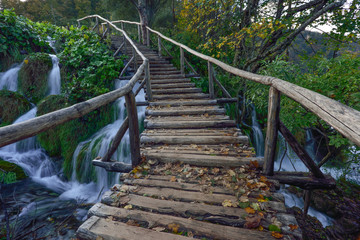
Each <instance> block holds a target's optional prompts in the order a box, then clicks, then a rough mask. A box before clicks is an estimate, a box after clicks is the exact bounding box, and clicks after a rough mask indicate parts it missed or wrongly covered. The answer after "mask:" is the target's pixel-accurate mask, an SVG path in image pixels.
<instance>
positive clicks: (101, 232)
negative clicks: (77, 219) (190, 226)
mask: <svg viewBox="0 0 360 240" xmlns="http://www.w3.org/2000/svg"><path fill="white" fill-rule="evenodd" d="M76 235H77V236H78V237H79V238H81V239H92V240H97V239H112V240H137V239H141V240H153V239H159V240H163V239H167V240H181V239H189V238H188V237H184V236H180V235H176V234H171V233H165V232H157V231H154V230H151V229H147V228H142V227H136V226H131V225H129V224H126V223H122V222H118V221H110V220H108V219H104V218H99V217H97V216H92V217H91V218H90V219H88V220H86V222H84V223H83V224H82V225H81V226H80V227H79V229H78V230H77V232H76Z"/></svg>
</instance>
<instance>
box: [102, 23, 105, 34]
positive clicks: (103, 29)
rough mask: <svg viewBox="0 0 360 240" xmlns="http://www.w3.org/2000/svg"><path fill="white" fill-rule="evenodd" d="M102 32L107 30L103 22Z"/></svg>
mask: <svg viewBox="0 0 360 240" xmlns="http://www.w3.org/2000/svg"><path fill="white" fill-rule="evenodd" d="M101 28H102V32H103V33H104V32H105V24H101Z"/></svg>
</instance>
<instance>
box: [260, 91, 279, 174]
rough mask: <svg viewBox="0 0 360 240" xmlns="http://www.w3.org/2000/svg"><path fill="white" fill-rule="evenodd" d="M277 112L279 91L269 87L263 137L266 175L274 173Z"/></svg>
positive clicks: (277, 123)
mask: <svg viewBox="0 0 360 240" xmlns="http://www.w3.org/2000/svg"><path fill="white" fill-rule="evenodd" d="M279 112H280V92H279V91H278V90H277V89H276V88H274V87H270V91H269V106H268V121H267V130H266V139H265V153H264V161H265V162H264V168H263V171H264V174H265V175H268V176H272V175H274V161H275V153H276V142H277V136H278V129H279Z"/></svg>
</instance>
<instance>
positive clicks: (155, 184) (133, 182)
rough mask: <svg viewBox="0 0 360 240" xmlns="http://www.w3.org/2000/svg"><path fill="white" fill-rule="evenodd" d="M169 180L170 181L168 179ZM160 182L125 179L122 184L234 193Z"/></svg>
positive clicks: (217, 188)
mask: <svg viewBox="0 0 360 240" xmlns="http://www.w3.org/2000/svg"><path fill="white" fill-rule="evenodd" d="M170 180H171V179H170ZM170 180H169V181H161V180H151V179H125V180H124V183H125V184H128V185H139V186H146V187H165V188H173V189H179V190H185V191H192V192H203V191H207V192H212V193H218V194H226V195H233V194H234V192H233V191H231V190H229V189H226V188H224V187H222V188H221V187H213V186H207V185H200V184H191V183H184V182H181V183H179V182H171V181H170Z"/></svg>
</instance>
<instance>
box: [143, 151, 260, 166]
mask: <svg viewBox="0 0 360 240" xmlns="http://www.w3.org/2000/svg"><path fill="white" fill-rule="evenodd" d="M146 158H147V159H153V160H158V161H160V162H171V163H176V162H182V163H186V164H190V165H194V166H204V167H241V166H244V165H246V164H250V163H251V162H252V161H257V162H258V163H259V166H262V165H263V163H264V160H263V158H259V157H232V156H212V155H210V156H209V155H194V154H176V153H148V154H147V156H146Z"/></svg>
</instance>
